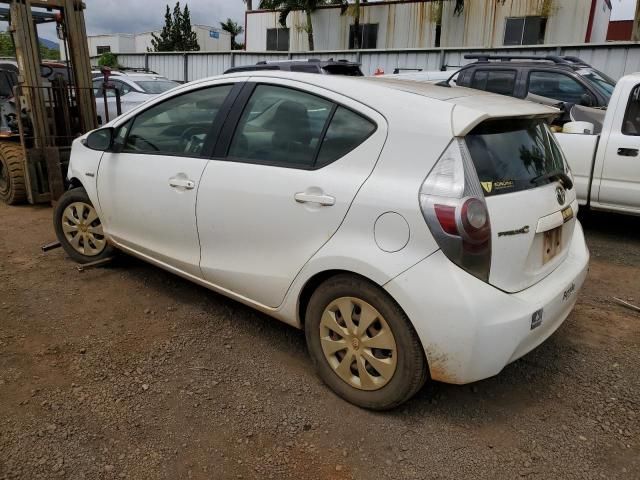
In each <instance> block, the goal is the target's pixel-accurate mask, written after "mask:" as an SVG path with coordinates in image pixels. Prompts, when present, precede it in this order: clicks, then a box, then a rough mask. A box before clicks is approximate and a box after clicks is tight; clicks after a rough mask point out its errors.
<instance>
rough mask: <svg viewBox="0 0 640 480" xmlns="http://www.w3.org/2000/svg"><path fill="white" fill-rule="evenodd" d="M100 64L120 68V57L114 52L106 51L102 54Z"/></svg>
mask: <svg viewBox="0 0 640 480" xmlns="http://www.w3.org/2000/svg"><path fill="white" fill-rule="evenodd" d="M98 65H100V66H101V67H109V68H118V67H119V65H118V57H117V56H116V55H115V54H114V53H111V52H105V53H103V54H102V55H100V58H99V59H98Z"/></svg>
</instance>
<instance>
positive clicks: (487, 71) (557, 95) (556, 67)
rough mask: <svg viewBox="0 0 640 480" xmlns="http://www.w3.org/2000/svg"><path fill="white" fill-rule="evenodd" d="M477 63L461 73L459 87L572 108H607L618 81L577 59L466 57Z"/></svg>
mask: <svg viewBox="0 0 640 480" xmlns="http://www.w3.org/2000/svg"><path fill="white" fill-rule="evenodd" d="M464 58H466V59H475V60H476V62H474V63H471V64H469V65H466V66H464V67H463V68H462V69H461V70H459V71H458V73H457V74H456V75H457V78H456V84H457V85H458V86H462V87H470V88H475V89H478V90H485V91H487V92H493V93H499V94H501V95H509V96H512V97H516V98H523V99H524V98H527V97H529V96H531V95H535V96H537V97H545V98H547V99H553V100H556V101H558V102H564V103H566V104H568V105H583V106H587V107H606V106H607V105H608V104H609V100H610V98H611V95H612V93H613V89H614V88H615V83H616V82H615V81H614V80H612V79H611V78H609V77H607V76H606V75H605V74H604V73H602V72H599V71H598V70H596V69H595V68H593V67H592V66H591V65H589V64H587V63H585V62H584V61H582V60H580V59H579V58H577V57H560V56H553V55H550V56H546V57H539V56H511V55H482V54H473V55H465V57H464Z"/></svg>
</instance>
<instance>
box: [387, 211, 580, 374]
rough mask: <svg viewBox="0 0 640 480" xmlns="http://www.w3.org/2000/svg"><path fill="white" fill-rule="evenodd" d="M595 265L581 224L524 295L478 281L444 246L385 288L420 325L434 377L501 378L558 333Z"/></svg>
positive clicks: (423, 343) (419, 330)
mask: <svg viewBox="0 0 640 480" xmlns="http://www.w3.org/2000/svg"><path fill="white" fill-rule="evenodd" d="M588 263H589V252H588V250H587V247H586V244H585V240H584V234H583V232H582V227H581V225H580V223H579V222H577V223H576V228H575V231H574V235H573V239H572V242H571V246H570V250H569V254H568V256H567V258H566V260H565V261H564V262H563V263H562V264H561V265H560V266H559V267H558V268H556V269H555V270H554V271H553V272H552V273H551V274H549V275H548V276H547V277H545V278H544V279H543V280H541V281H540V282H538V283H536V284H535V285H533V286H532V287H530V288H528V289H526V290H523V291H521V292H518V293H514V294H508V293H505V292H503V291H501V290H498V289H497V288H494V287H492V286H491V285H489V284H487V283H484V282H482V281H480V280H478V279H477V278H475V277H473V276H472V275H469V274H468V273H466V272H465V271H464V270H462V269H461V268H459V267H457V266H456V265H454V264H453V263H452V262H450V261H449V260H448V259H447V258H446V257H445V255H444V254H443V253H442V252H441V251H438V252H436V253H435V254H433V255H431V256H430V257H428V258H426V259H425V260H423V261H422V262H420V263H418V264H417V265H415V266H413V267H412V268H410V269H409V270H407V271H406V272H404V273H402V274H401V275H399V276H398V277H396V278H395V279H393V280H391V281H390V282H389V283H387V284H386V285H385V289H386V290H387V291H388V292H389V293H390V294H391V295H392V296H393V298H395V300H396V301H397V302H398V303H399V304H400V306H401V307H402V308H403V309H404V311H405V312H406V314H407V315H408V316H409V318H410V320H411V322H412V323H413V326H414V327H415V329H416V331H417V333H418V336H419V337H420V340H421V341H422V345H423V347H424V349H425V354H426V356H427V361H428V362H429V368H430V371H431V377H432V378H433V379H434V380H439V381H443V382H447V383H457V384H463V383H469V382H474V381H477V380H481V379H483V378H487V377H491V376H493V375H496V374H497V373H499V372H500V371H501V370H502V369H503V368H504V367H505V366H506V365H507V364H509V363H510V362H512V361H514V360H516V359H518V358H520V357H521V356H523V355H525V354H526V353H528V352H529V351H531V350H533V349H534V348H535V347H537V346H538V345H540V344H541V343H542V342H544V341H545V340H546V339H547V338H548V337H549V336H550V335H551V334H553V332H555V331H556V329H557V328H558V327H559V326H560V325H561V324H562V322H563V321H564V320H565V319H566V318H567V316H568V315H569V313H571V310H572V309H573V307H574V305H575V303H576V299H577V296H578V292H579V290H580V288H581V287H582V284H583V283H584V280H585V278H586V276H587V271H588ZM540 310H542V323H540V324H539V325H538V326H537V327H535V328H532V327H533V325H532V317H533V315H534V313H536V312H540ZM536 323H537V322H536Z"/></svg>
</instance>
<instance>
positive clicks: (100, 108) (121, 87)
mask: <svg viewBox="0 0 640 480" xmlns="http://www.w3.org/2000/svg"><path fill="white" fill-rule="evenodd" d="M103 83H104V77H97V78H95V79H94V80H93V93H94V94H95V96H96V110H97V113H98V123H99V124H100V125H102V124H103V123H106V122H107V116H106V115H105V110H106V109H107V108H108V109H109V120H113V119H114V118H115V117H117V116H118V111H117V110H118V109H117V107H116V94H115V92H114V90H113V89H109V90H107V101H106V105H105V100H104V96H103V93H102V85H103ZM109 84H110V85H113V86H114V87H115V88H116V89H117V90H118V91H119V92H120V106H121V109H122V112H121V113H125V112H128V111H129V110H131V109H132V108H134V107H137V106H138V105H140V104H141V103H144V102H146V101H147V100H149V99H151V98H155V97H157V96H158V95H160V94H161V93H164V92H166V91H167V90H171V89H172V88H174V87H177V86H178V85H180V84H179V83H178V82H174V81H173V80H169V79H168V78H166V77H163V76H160V75H150V74H136V75H118V76H116V77H111V78H109Z"/></svg>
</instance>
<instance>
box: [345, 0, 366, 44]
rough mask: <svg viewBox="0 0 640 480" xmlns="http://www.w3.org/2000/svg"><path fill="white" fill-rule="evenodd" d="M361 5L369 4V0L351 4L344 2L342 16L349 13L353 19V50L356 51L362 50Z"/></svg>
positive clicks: (357, 0)
mask: <svg viewBox="0 0 640 480" xmlns="http://www.w3.org/2000/svg"><path fill="white" fill-rule="evenodd" d="M360 3H367V0H355V1H354V3H349V0H342V1H341V5H342V9H341V10H342V11H341V12H340V15H344V14H345V13H348V14H349V15H350V16H352V17H353V30H354V32H353V48H355V49H356V50H357V49H359V48H360V40H361V39H362V35H361V34H360Z"/></svg>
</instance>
